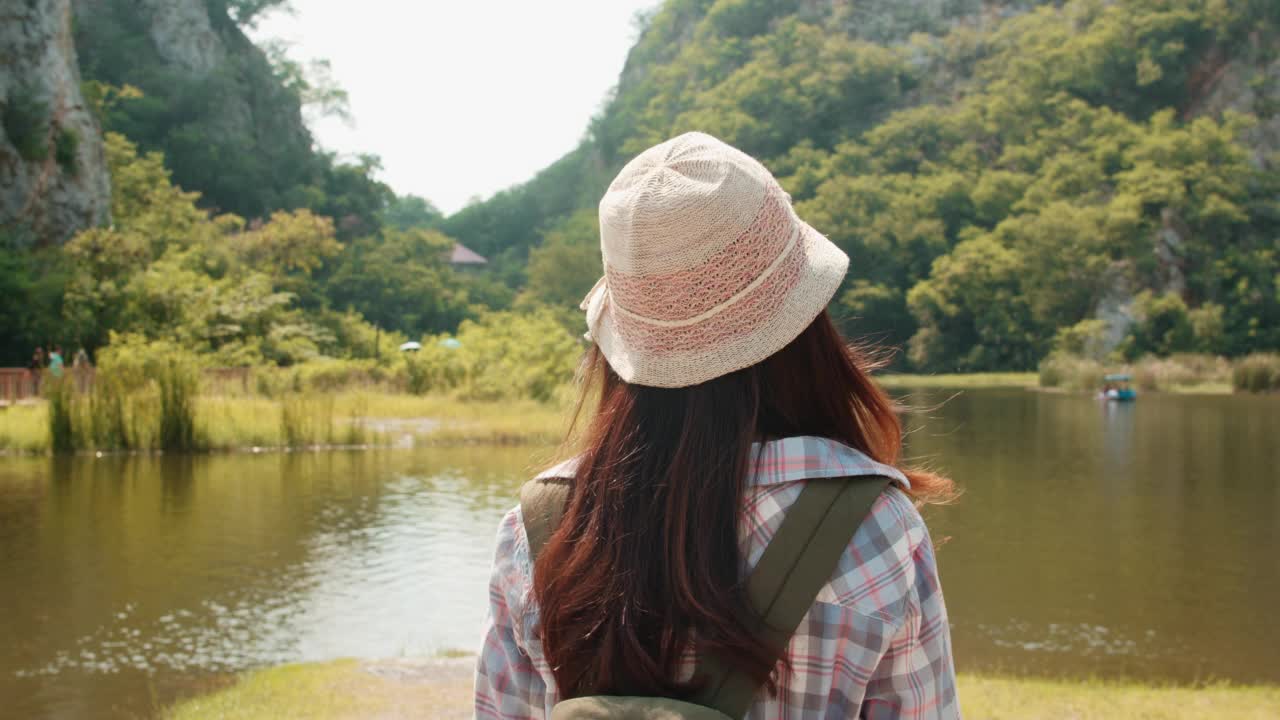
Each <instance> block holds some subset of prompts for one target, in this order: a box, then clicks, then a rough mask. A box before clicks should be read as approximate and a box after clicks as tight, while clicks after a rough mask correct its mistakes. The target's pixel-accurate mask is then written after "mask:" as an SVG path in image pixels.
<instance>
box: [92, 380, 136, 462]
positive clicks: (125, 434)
mask: <svg viewBox="0 0 1280 720" xmlns="http://www.w3.org/2000/svg"><path fill="white" fill-rule="evenodd" d="M125 405H126V393H125V388H124V383H123V382H122V381H121V379H120V378H119V377H118V376H117V375H114V374H111V373H106V374H105V376H104V377H98V378H97V379H96V381H95V382H94V387H93V391H92V392H90V393H89V418H90V424H91V425H92V428H93V429H92V437H93V446H94V447H96V448H103V449H110V450H128V449H130V448H133V447H137V446H138V437H137V433H135V432H133V427H132V426H131V425H130V423H129V419H128V416H129V413H128V412H127V411H126V409H125Z"/></svg>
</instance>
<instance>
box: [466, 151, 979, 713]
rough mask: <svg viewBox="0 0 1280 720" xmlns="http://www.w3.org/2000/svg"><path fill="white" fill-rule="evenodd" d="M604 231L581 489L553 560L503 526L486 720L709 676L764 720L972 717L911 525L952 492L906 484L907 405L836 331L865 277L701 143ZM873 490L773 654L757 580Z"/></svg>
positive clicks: (636, 164) (635, 194)
mask: <svg viewBox="0 0 1280 720" xmlns="http://www.w3.org/2000/svg"><path fill="white" fill-rule="evenodd" d="M600 230H601V248H602V251H603V255H604V270H605V275H604V277H603V278H602V279H601V280H600V282H598V283H597V284H596V287H595V288H593V289H592V291H591V292H590V293H589V294H588V296H587V298H586V300H584V301H583V309H585V310H586V316H587V325H588V330H589V332H588V337H589V339H591V340H592V347H591V349H590V351H589V354H588V357H587V360H586V374H587V382H586V383H584V389H583V397H584V398H587V397H595V398H596V400H595V403H596V409H595V411H594V415H593V417H592V418H591V419H590V421H589V425H588V427H587V429H586V432H585V434H584V442H583V443H582V444H583V446H584V447H583V449H582V451H581V452H580V454H578V456H577V457H575V458H573V459H571V460H569V461H567V462H565V463H563V464H561V465H559V466H557V467H554V468H552V469H550V470H548V471H547V472H545V473H543V474H542V476H540V477H544V478H565V479H567V481H568V483H567V486H566V487H567V502H566V504H565V505H564V511H563V517H562V519H561V520H560V521H559V523H558V524H557V525H555V527H554V529H553V531H552V532H550V536H549V538H548V539H547V540H546V541H545V543H542V542H534V543H533V545H534V546H533V547H531V544H530V539H529V536H530V534H531V533H530V529H529V527H527V524H526V517H525V515H524V513H523V512H522V510H521V508H516V509H515V510H512V511H511V512H510V513H508V514H507V515H506V517H505V518H504V519H503V521H502V524H501V526H500V529H499V533H498V548H497V554H496V558H495V561H494V569H493V576H492V581H491V585H490V592H489V599H490V607H489V614H488V617H487V620H486V625H485V637H484V645H483V648H482V650H481V655H480V658H479V662H478V668H477V674H476V701H475V711H476V715H477V717H482V718H547V717H550V716H551V713H552V708H553V707H554V706H555V705H556V704H557V703H558V702H560V701H564V700H567V699H571V698H581V697H585V696H598V695H613V696H662V697H667V698H677V699H683V700H693V701H697V699H698V698H699V697H700V696H701V695H700V694H701V693H703V692H704V691H705V690H706V687H707V684H708V677H709V676H708V674H706V673H703V672H700V671H699V670H698V668H701V667H705V665H700V664H699V663H700V662H703V659H704V658H708V657H710V658H716V659H718V660H717V661H718V662H720V663H722V664H723V665H726V666H728V667H729V668H730V670H731V671H732V672H734V673H737V674H738V675H740V676H742V677H746V678H749V680H750V683H751V687H758V688H759V689H758V690H757V691H755V693H754V695H752V694H748V695H747V700H748V702H749V703H750V704H749V710H748V711H747V712H746V716H747V717H750V718H784V717H789V718H799V717H804V718H808V717H827V718H847V717H857V716H861V717H867V718H897V717H908V718H955V717H958V716H959V709H958V702H957V699H956V691H955V676H954V668H953V663H952V658H951V647H950V636H949V630H948V625H947V616H946V609H945V606H944V604H943V601H942V593H941V591H940V589H939V585H938V578H937V572H936V568H935V564H934V555H933V549H932V545H931V542H930V539H929V534H928V532H927V530H926V529H925V526H924V523H923V521H922V520H921V518H920V515H919V513H918V512H917V510H916V506H915V502H920V501H927V500H934V499H940V498H943V497H945V496H947V495H948V494H949V493H950V491H951V484H950V481H949V480H947V479H945V478H942V477H939V476H937V475H932V474H929V473H924V472H919V471H912V470H903V469H900V468H897V467H895V465H894V463H895V462H896V460H897V458H898V453H899V450H900V439H901V431H900V427H899V424H898V420H897V418H896V416H895V415H894V413H893V410H892V406H891V403H890V402H889V400H888V399H887V398H886V396H885V395H884V394H883V393H882V392H881V391H880V390H879V389H878V388H877V387H876V385H875V384H874V383H873V382H872V381H871V380H870V379H869V377H868V375H867V367H866V366H865V363H862V362H861V360H860V358H859V357H858V356H857V355H855V354H854V352H853V351H851V350H849V349H848V348H847V347H846V345H845V343H843V342H842V341H841V339H840V336H839V334H838V332H837V331H836V329H835V328H834V326H833V325H832V323H831V321H830V319H829V317H828V316H827V313H826V310H825V307H826V305H827V303H828V302H829V301H830V299H831V297H832V295H833V294H834V293H835V291H836V289H837V287H838V286H839V285H840V282H841V280H842V279H843V277H844V274H845V271H846V269H847V266H848V258H847V257H846V256H845V255H844V253H842V252H841V251H840V250H839V249H837V248H836V247H835V246H834V245H833V244H831V243H830V242H829V241H828V240H827V239H826V238H824V237H822V236H821V235H820V234H818V233H817V232H816V231H815V230H813V228H811V227H809V226H808V225H807V224H805V223H803V222H802V221H801V220H800V219H799V218H798V217H797V216H796V215H795V213H794V211H793V210H792V208H791V205H790V197H789V196H788V195H787V194H786V193H785V192H783V190H782V189H781V187H780V186H779V185H778V184H777V182H776V181H775V180H774V179H773V177H772V176H771V175H770V174H769V172H768V171H767V170H765V168H764V167H763V166H762V165H760V164H759V163H758V162H756V161H755V160H753V159H751V158H750V157H748V156H746V155H745V154H743V153H741V152H740V151H738V150H735V149H734V148H731V147H729V146H728V145H725V144H724V143H722V142H720V141H718V140H716V139H715V138H712V137H710V136H707V135H704V134H700V133H689V134H686V135H681V136H679V137H677V138H674V139H672V140H669V141H667V142H665V143H662V144H660V145H657V146H655V147H653V148H650V149H649V150H647V151H645V152H644V153H642V154H641V155H639V156H638V157H636V158H635V159H634V160H632V161H631V162H630V163H628V164H627V166H626V167H625V168H623V170H622V172H621V173H620V174H619V175H618V177H617V178H616V179H615V180H614V181H613V183H612V184H611V185H610V187H609V190H608V191H607V193H606V194H605V196H604V198H603V200H602V201H601V203H600ZM579 407H580V408H581V407H582V404H581V403H580V405H579ZM859 475H866V476H882V477H887V478H891V479H892V480H893V481H894V486H893V488H892V489H889V490H885V491H884V492H883V493H882V494H880V495H879V497H878V499H875V502H874V505H871V509H870V514H869V515H867V516H866V519H865V521H863V522H862V523H861V525H860V526H858V527H857V530H856V533H853V532H852V529H850V532H851V533H852V540H851V541H848V542H847V544H842V545H840V546H838V547H837V548H836V550H837V553H838V554H839V559H838V561H837V562H835V563H834V565H833V566H832V569H831V571H830V575H829V579H828V580H826V582H825V584H822V587H821V590H819V591H818V592H817V595H816V597H815V598H814V600H813V602H812V606H811V607H809V606H808V604H807V601H806V604H805V605H802V606H800V610H801V611H802V612H803V611H804V609H805V608H806V607H808V610H807V612H805V613H804V616H803V619H802V620H800V622H799V625H798V627H796V630H795V633H794V634H793V635H791V636H790V640H789V642H785V641H784V647H783V648H775V647H772V646H770V644H769V643H768V642H766V640H765V638H764V637H763V636H762V634H761V633H760V631H759V629H758V628H757V627H756V626H755V625H753V623H752V620H751V618H753V617H754V616H753V615H752V609H751V608H749V607H748V599H747V598H746V597H745V594H746V593H745V590H744V588H745V578H747V577H748V576H749V575H750V574H751V572H752V568H753V567H754V566H755V565H756V563H757V562H758V561H759V560H760V557H761V555H762V554H763V553H764V551H765V548H766V547H768V546H769V543H770V540H771V539H773V537H774V536H775V533H777V532H778V530H779V528H780V527H781V526H782V523H783V521H784V519H785V518H786V517H787V514H788V510H789V509H790V508H791V507H792V503H794V502H796V501H797V498H798V497H800V495H801V493H802V492H803V491H804V488H806V487H807V486H808V485H810V484H811V483H818V482H827V481H828V480H827V479H830V478H839V477H846V476H859ZM873 497H874V495H873ZM797 514H798V513H797ZM846 537H848V535H846ZM535 556H536V560H535V559H534V557H535ZM824 577H827V576H826V575H823V576H821V577H819V581H820V582H821V580H822V578H824ZM788 632H789V628H788ZM779 653H780V656H779ZM562 707H563V706H562Z"/></svg>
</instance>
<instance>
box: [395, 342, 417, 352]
mask: <svg viewBox="0 0 1280 720" xmlns="http://www.w3.org/2000/svg"><path fill="white" fill-rule="evenodd" d="M421 349H422V343H420V342H414V341H413V340H410V341H409V342H407V343H404V344H403V345H401V346H400V352H418V351H419V350H421Z"/></svg>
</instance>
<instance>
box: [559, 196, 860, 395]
mask: <svg viewBox="0 0 1280 720" xmlns="http://www.w3.org/2000/svg"><path fill="white" fill-rule="evenodd" d="M796 221H797V222H798V223H799V226H800V228H799V231H800V238H799V243H800V248H799V249H800V250H801V251H803V252H804V254H805V258H804V262H803V264H802V267H801V270H800V276H799V279H798V280H797V281H796V283H795V285H794V286H793V287H792V288H791V290H790V292H788V293H787V295H786V296H785V298H784V299H783V300H782V302H781V303H779V304H778V307H777V310H776V312H774V313H772V314H771V315H770V316H769V317H768V318H766V319H765V320H763V321H761V322H760V323H759V324H757V325H756V326H753V327H752V328H751V329H750V330H749V331H748V332H745V333H743V334H741V335H738V336H736V337H734V338H732V339H730V340H728V341H725V342H722V343H717V344H715V345H714V346H713V347H709V348H706V349H705V350H700V351H697V352H672V353H663V354H660V355H655V354H652V353H646V352H642V351H639V350H638V349H637V348H634V347H631V346H630V345H629V344H628V343H627V341H626V338H624V337H623V336H622V333H620V332H619V331H618V329H617V323H616V320H615V316H614V312H613V308H611V307H610V306H609V299H608V288H607V286H606V284H605V283H597V284H596V287H595V288H593V289H592V291H591V293H590V294H589V295H588V296H587V298H586V299H585V300H584V301H583V307H584V309H585V310H586V313H587V325H588V327H589V335H590V337H591V339H592V340H593V341H594V342H595V343H596V344H597V345H598V346H599V347H600V351H601V352H602V353H603V354H604V356H605V359H606V360H608V362H609V365H610V367H612V368H613V370H614V372H616V373H617V374H618V376H619V377H621V378H622V379H623V380H625V381H626V382H629V383H632V384H635V385H647V386H650V387H664V388H677V387H689V386H691V385H698V384H701V383H704V382H706V381H708V380H712V379H714V378H717V377H720V376H722V375H727V374H729V373H731V372H735V371H737V370H741V369H743V368H747V367H751V366H752V365H755V364H756V363H758V362H761V361H763V360H764V359H765V358H768V357H769V356H770V355H773V354H774V353H776V352H778V351H779V350H781V349H782V348H784V347H786V346H787V344H788V343H790V342H791V341H792V340H794V339H796V337H797V336H799V335H800V333H801V332H803V331H804V329H805V328H807V327H809V325H810V324H811V323H812V322H813V320H814V319H815V318H816V317H818V315H819V314H821V312H822V311H823V310H825V309H826V307H827V305H828V304H829V303H830V302H831V298H832V297H833V296H834V295H835V293H836V290H837V289H839V287H840V283H841V282H842V281H843V280H844V276H845V273H846V272H847V271H848V269H849V257H848V256H847V255H845V254H844V252H843V251H841V250H840V248H838V247H836V246H835V244H834V243H832V242H831V241H830V240H828V239H827V238H826V237H824V236H823V235H822V233H819V232H818V231H817V230H814V229H813V228H812V227H810V226H809V225H808V224H807V223H805V222H803V221H800V220H799V219H798V218H797V220H796ZM725 312H726V313H728V312H732V306H730V307H729V308H726V310H725Z"/></svg>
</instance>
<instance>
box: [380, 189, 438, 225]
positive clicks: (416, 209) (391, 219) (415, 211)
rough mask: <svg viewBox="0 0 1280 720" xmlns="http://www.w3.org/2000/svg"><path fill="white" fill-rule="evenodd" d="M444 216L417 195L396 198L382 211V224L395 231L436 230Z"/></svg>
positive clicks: (428, 201) (429, 202)
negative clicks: (413, 229) (412, 229)
mask: <svg viewBox="0 0 1280 720" xmlns="http://www.w3.org/2000/svg"><path fill="white" fill-rule="evenodd" d="M443 220H444V215H443V214H442V213H441V212H440V211H439V210H437V209H436V206H435V205H433V204H432V203H431V201H430V200H427V199H426V198H420V197H418V196H417V195H404V196H402V197H396V198H393V199H392V200H391V202H390V203H388V204H387V207H386V209H385V210H383V211H382V222H383V223H385V224H386V225H388V226H390V227H393V228H396V229H397V230H408V229H410V228H436V227H439V226H440V223H441V222H442V221H443Z"/></svg>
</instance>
